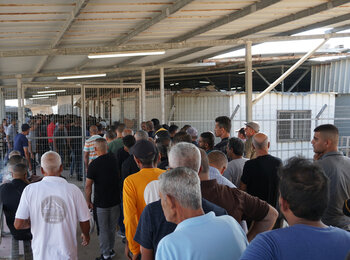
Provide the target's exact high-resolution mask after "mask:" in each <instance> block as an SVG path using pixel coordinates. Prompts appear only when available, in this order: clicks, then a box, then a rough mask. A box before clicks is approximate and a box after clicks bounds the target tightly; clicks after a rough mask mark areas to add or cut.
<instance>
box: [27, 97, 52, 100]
mask: <svg viewBox="0 0 350 260" xmlns="http://www.w3.org/2000/svg"><path fill="white" fill-rule="evenodd" d="M46 98H49V97H32V98H29V99H30V100H34V99H46Z"/></svg>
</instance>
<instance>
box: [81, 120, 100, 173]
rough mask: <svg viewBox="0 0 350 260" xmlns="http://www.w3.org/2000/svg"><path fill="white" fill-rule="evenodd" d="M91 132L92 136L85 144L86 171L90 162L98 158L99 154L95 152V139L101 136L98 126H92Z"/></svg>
mask: <svg viewBox="0 0 350 260" xmlns="http://www.w3.org/2000/svg"><path fill="white" fill-rule="evenodd" d="M89 132H90V138H89V139H88V140H86V141H85V145H84V164H85V171H87V169H88V166H89V164H90V163H91V162H92V161H93V160H95V159H96V158H97V154H96V152H95V140H96V139H98V138H101V136H99V135H98V130H97V126H95V125H92V126H90V128H89Z"/></svg>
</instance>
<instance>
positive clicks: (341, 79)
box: [311, 59, 350, 93]
mask: <svg viewBox="0 0 350 260" xmlns="http://www.w3.org/2000/svg"><path fill="white" fill-rule="evenodd" d="M311 91H312V92H336V93H350V59H344V60H339V61H333V62H331V63H330V64H320V65H315V66H312V69H311Z"/></svg>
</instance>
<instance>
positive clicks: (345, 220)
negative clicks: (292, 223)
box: [311, 124, 350, 231]
mask: <svg viewBox="0 0 350 260" xmlns="http://www.w3.org/2000/svg"><path fill="white" fill-rule="evenodd" d="M338 141H339V132H338V129H337V128H336V127H335V126H334V125H330V124H327V125H320V126H318V127H316V128H315V130H314V138H313V139H312V141H311V143H312V146H313V148H314V152H315V158H316V159H318V161H317V163H318V164H319V165H320V166H321V167H322V168H323V170H324V172H325V174H326V176H327V177H328V178H329V181H330V185H329V189H330V193H329V194H330V200H329V203H328V207H327V209H326V211H325V213H324V215H323V217H322V222H324V223H325V224H326V225H331V226H335V227H339V228H342V229H345V230H347V231H350V218H349V217H347V216H345V215H344V214H343V211H342V209H343V204H344V201H345V200H346V199H348V198H350V173H349V170H350V158H348V157H346V156H344V155H343V154H342V153H341V152H339V151H338Z"/></svg>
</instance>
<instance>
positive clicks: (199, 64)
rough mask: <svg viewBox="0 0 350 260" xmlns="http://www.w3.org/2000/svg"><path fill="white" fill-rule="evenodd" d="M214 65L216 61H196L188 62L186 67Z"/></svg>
mask: <svg viewBox="0 0 350 260" xmlns="http://www.w3.org/2000/svg"><path fill="white" fill-rule="evenodd" d="M210 66H216V62H198V63H189V64H187V65H186V67H210Z"/></svg>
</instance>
